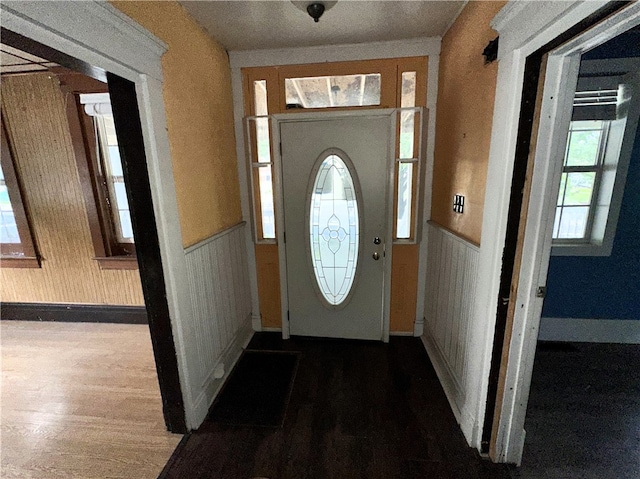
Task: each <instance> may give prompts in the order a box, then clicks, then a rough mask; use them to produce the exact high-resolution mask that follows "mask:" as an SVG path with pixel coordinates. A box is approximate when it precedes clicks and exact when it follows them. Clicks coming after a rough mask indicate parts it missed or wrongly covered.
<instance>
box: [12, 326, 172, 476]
mask: <svg viewBox="0 0 640 479" xmlns="http://www.w3.org/2000/svg"><path fill="white" fill-rule="evenodd" d="M0 333H1V338H0V340H1V345H2V401H1V407H2V409H1V413H0V418H1V433H2V436H1V445H0V447H1V456H0V460H1V462H0V477H2V478H33V479H40V478H42V479H56V478H82V479H91V478H107V477H108V478H136V479H145V478H155V477H157V475H158V473H159V472H160V471H161V470H162V467H163V466H164V464H165V463H166V461H167V459H168V458H169V457H170V456H171V453H172V451H173V450H174V448H175V446H176V445H177V444H178V442H179V440H180V438H181V436H179V435H174V434H170V433H168V432H166V429H165V426H164V421H163V418H162V405H161V400H160V392H159V389H158V380H157V376H156V371H155V365H154V360H153V355H152V351H151V339H150V337H149V328H148V326H146V325H128V324H127V325H124V324H95V323H53V322H26V321H0Z"/></svg>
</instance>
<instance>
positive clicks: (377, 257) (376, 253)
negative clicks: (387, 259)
mask: <svg viewBox="0 0 640 479" xmlns="http://www.w3.org/2000/svg"><path fill="white" fill-rule="evenodd" d="M373 259H375V260H376V261H378V260H379V259H380V255H379V254H378V252H377V251H376V252H375V253H373Z"/></svg>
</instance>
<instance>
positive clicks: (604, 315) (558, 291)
mask: <svg viewBox="0 0 640 479" xmlns="http://www.w3.org/2000/svg"><path fill="white" fill-rule="evenodd" d="M547 288H548V293H547V298H546V299H545V301H544V308H543V310H542V316H544V317H549V318H587V319H637V320H640V126H639V127H638V130H637V132H636V139H635V142H634V146H633V153H632V156H631V161H630V163H629V172H628V174H627V183H626V186H625V190H624V196H623V199H622V206H621V208H620V218H619V220H618V229H617V231H616V236H615V240H614V243H613V252H612V254H611V256H608V257H586V256H552V257H551V262H550V264H549V275H548V279H547Z"/></svg>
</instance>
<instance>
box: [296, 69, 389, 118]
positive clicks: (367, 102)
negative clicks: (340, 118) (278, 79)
mask: <svg viewBox="0 0 640 479" xmlns="http://www.w3.org/2000/svg"><path fill="white" fill-rule="evenodd" d="M284 85H285V94H286V101H287V109H292V108H334V107H346V106H347V107H348V106H376V105H380V85H381V75H380V74H379V73H370V74H361V75H334V76H322V77H307V78H286V79H285V80H284Z"/></svg>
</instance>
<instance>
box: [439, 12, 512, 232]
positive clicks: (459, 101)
mask: <svg viewBox="0 0 640 479" xmlns="http://www.w3.org/2000/svg"><path fill="white" fill-rule="evenodd" d="M505 3H506V2H505V1H495V2H483V1H477V0H473V1H470V2H469V3H468V4H467V6H466V7H465V8H464V9H463V10H462V13H461V14H460V16H459V17H458V18H457V19H456V21H455V22H454V24H453V26H452V27H451V28H450V29H449V31H448V32H447V33H446V35H445V36H444V38H443V39H442V50H441V53H440V70H439V78H438V109H437V112H436V144H435V159H434V166H433V197H432V198H433V201H432V207H431V219H432V220H433V221H435V222H437V223H438V224H440V225H442V226H444V227H445V228H446V229H448V230H450V231H453V232H454V233H456V234H457V235H459V236H461V237H463V238H466V239H468V240H469V241H471V242H473V243H475V244H480V234H481V230H482V214H483V209H484V191H485V183H486V178H487V164H488V161H489V143H490V141H491V126H492V124H493V103H494V99H495V93H496V80H497V75H498V62H493V63H491V64H489V65H485V64H484V57H483V56H482V51H483V50H484V48H485V46H486V45H487V43H488V42H489V41H490V40H493V39H494V38H495V37H496V36H497V33H496V32H495V31H494V30H492V29H491V27H490V25H489V22H490V21H491V19H492V18H493V17H494V16H495V15H496V14H497V13H498V12H499V11H500V9H501V8H502V7H503V6H504V4H505ZM456 194H462V195H464V196H465V204H464V213H462V214H459V213H455V212H454V211H453V196H454V195H456Z"/></svg>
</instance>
